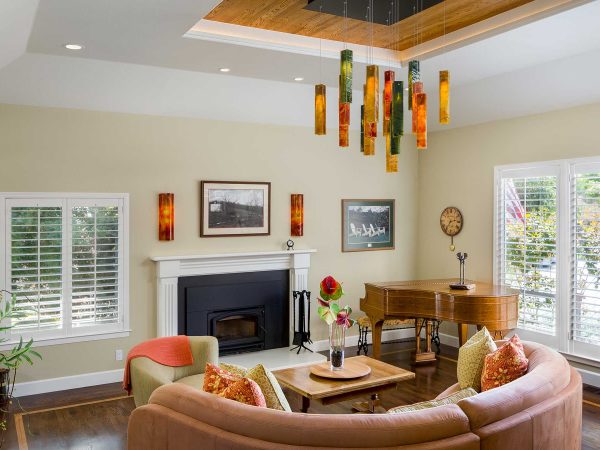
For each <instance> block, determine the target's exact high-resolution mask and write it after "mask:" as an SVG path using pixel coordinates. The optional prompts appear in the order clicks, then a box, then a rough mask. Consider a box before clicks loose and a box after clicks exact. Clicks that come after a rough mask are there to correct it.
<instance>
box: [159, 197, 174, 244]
mask: <svg viewBox="0 0 600 450" xmlns="http://www.w3.org/2000/svg"><path fill="white" fill-rule="evenodd" d="M173 239H175V194H158V240H159V241H172V240H173Z"/></svg>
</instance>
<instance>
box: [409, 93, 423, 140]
mask: <svg viewBox="0 0 600 450" xmlns="http://www.w3.org/2000/svg"><path fill="white" fill-rule="evenodd" d="M422 92H423V82H422V81H416V82H414V83H413V89H412V103H413V110H412V133H413V134H417V109H416V108H414V104H415V96H416V95H417V94H420V93H422Z"/></svg>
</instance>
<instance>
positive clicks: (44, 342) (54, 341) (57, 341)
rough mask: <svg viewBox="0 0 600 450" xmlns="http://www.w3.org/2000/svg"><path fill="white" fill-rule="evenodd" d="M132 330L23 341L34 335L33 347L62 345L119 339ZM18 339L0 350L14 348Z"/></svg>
mask: <svg viewBox="0 0 600 450" xmlns="http://www.w3.org/2000/svg"><path fill="white" fill-rule="evenodd" d="M130 333H131V330H122V331H113V332H105V333H90V334H81V335H77V336H65V337H44V338H42V337H39V338H36V337H35V336H28V337H25V336H24V337H23V342H28V341H29V339H30V337H33V345H32V347H33V348H38V347H48V346H51V345H62V344H74V343H77V342H86V341H99V340H102V339H118V338H125V337H129V334H130ZM18 343H19V341H18V340H11V341H8V342H4V343H2V344H1V345H0V351H2V350H9V349H11V348H13V347H14V346H15V345H16V344H18Z"/></svg>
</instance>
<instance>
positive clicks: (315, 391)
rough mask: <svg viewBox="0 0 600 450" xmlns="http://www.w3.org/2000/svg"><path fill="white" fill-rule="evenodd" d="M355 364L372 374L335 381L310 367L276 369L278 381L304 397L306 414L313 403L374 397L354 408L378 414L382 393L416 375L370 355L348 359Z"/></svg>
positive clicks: (274, 373) (330, 402)
mask: <svg viewBox="0 0 600 450" xmlns="http://www.w3.org/2000/svg"><path fill="white" fill-rule="evenodd" d="M348 361H356V362H360V363H362V364H366V365H368V366H369V367H371V373H370V374H368V375H366V376H364V377H361V378H355V379H351V380H334V379H329V378H322V377H318V376H316V375H313V374H312V373H311V372H310V366H303V367H293V368H291V369H282V370H276V371H274V372H273V375H275V377H276V378H277V381H279V383H280V384H281V385H282V386H284V387H287V388H289V389H291V390H292V391H294V392H297V393H298V394H300V395H301V396H302V412H307V411H308V408H309V407H310V401H311V400H319V401H320V402H321V403H322V404H323V405H330V404H332V403H337V402H341V401H344V400H348V399H350V398H355V397H359V396H362V395H365V394H371V399H370V400H369V402H362V403H358V404H355V405H353V407H354V408H355V409H357V410H358V411H361V412H377V409H378V403H379V397H378V394H379V393H380V392H381V391H385V390H387V389H393V388H395V387H396V386H397V385H398V384H399V383H400V382H402V381H406V380H412V379H413V378H414V377H415V374H414V373H413V372H410V371H408V370H404V369H401V368H399V367H396V366H392V365H391V364H387V363H384V362H382V361H379V360H377V359H373V358H369V357H368V356H354V357H352V358H346V362H348ZM381 409H382V408H381Z"/></svg>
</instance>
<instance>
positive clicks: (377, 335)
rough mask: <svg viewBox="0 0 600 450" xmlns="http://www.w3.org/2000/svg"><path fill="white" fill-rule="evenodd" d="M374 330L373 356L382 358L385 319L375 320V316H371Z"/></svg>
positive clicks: (372, 333)
mask: <svg viewBox="0 0 600 450" xmlns="http://www.w3.org/2000/svg"><path fill="white" fill-rule="evenodd" d="M369 319H370V320H371V325H372V327H373V331H372V332H371V337H372V339H373V358H375V359H381V332H382V330H383V319H381V320H374V318H373V317H369Z"/></svg>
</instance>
